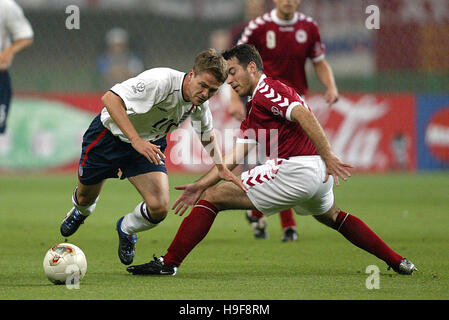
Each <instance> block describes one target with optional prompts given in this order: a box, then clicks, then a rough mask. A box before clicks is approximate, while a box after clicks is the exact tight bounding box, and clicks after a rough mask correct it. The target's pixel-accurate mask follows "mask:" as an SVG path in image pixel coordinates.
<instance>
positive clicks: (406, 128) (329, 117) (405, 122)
mask: <svg viewBox="0 0 449 320" xmlns="http://www.w3.org/2000/svg"><path fill="white" fill-rule="evenodd" d="M308 102H309V105H310V107H311V108H312V110H313V111H314V112H315V114H316V116H317V118H318V119H319V121H320V123H321V124H322V125H323V127H324V129H325V131H326V134H327V135H328V138H329V140H330V142H331V144H332V148H333V149H334V152H335V153H336V154H337V155H338V156H340V157H341V158H342V159H343V160H344V161H346V162H348V163H351V164H353V165H354V166H355V167H356V169H357V170H360V171H381V172H383V171H389V170H414V169H415V168H416V159H415V154H416V151H415V141H416V133H415V99H414V96H413V95H411V94H391V95H386V94H383V95H356V94H350V95H347V94H344V95H342V96H341V97H340V100H339V101H338V103H337V104H335V105H334V106H332V107H331V108H329V107H328V106H327V104H326V103H325V102H324V100H323V98H322V96H320V95H313V96H311V97H309V99H308Z"/></svg>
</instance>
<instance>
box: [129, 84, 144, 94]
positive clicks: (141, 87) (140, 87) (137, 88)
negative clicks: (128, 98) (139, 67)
mask: <svg viewBox="0 0 449 320" xmlns="http://www.w3.org/2000/svg"><path fill="white" fill-rule="evenodd" d="M131 88H132V89H133V91H134V93H137V92H139V93H140V92H143V91H144V90H145V83H143V82H139V83H138V84H137V85H135V86H131Z"/></svg>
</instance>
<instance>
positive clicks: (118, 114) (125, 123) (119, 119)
mask: <svg viewBox="0 0 449 320" xmlns="http://www.w3.org/2000/svg"><path fill="white" fill-rule="evenodd" d="M101 100H102V101H103V103H104V106H105V107H106V109H107V110H108V112H109V114H110V116H111V118H112V119H113V120H114V122H115V123H116V124H117V126H118V127H119V128H120V130H121V131H122V132H123V134H124V135H125V136H126V137H127V138H128V139H129V141H130V142H131V145H132V146H133V148H134V149H136V151H137V152H139V153H140V154H142V155H144V156H145V157H146V158H147V159H148V161H150V162H152V163H154V164H162V161H161V159H164V158H165V155H164V154H163V153H162V151H160V150H159V148H160V147H159V146H157V145H154V144H152V143H150V142H148V141H146V140H144V139H142V138H141V137H140V136H139V133H138V132H137V130H136V128H134V126H133V124H132V123H131V121H130V120H129V118H128V115H127V114H126V107H125V103H124V102H123V100H122V99H121V98H120V97H119V96H117V95H116V94H114V93H112V92H111V91H108V92H106V94H105V95H104V96H103V97H102V98H101Z"/></svg>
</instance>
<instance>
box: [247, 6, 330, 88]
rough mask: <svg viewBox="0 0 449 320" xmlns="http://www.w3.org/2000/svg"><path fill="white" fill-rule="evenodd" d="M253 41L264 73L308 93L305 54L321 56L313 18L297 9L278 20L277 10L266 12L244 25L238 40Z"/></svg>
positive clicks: (321, 49) (315, 58)
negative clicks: (290, 14) (290, 16)
mask: <svg viewBox="0 0 449 320" xmlns="http://www.w3.org/2000/svg"><path fill="white" fill-rule="evenodd" d="M242 43H247V44H252V45H254V46H255V47H256V48H257V50H258V51H259V53H260V55H261V57H262V60H263V62H264V69H265V70H264V71H265V73H266V74H267V75H268V76H269V77H271V78H273V79H277V80H281V81H282V82H284V83H285V84H287V85H288V86H290V87H293V88H294V89H295V90H296V91H297V92H298V93H299V94H300V95H302V96H304V95H306V94H307V91H308V85H307V78H306V70H305V64H306V60H307V58H310V59H312V61H314V62H317V61H320V60H321V59H324V52H325V48H324V44H323V43H322V42H321V37H320V33H319V30H318V26H317V24H316V23H315V21H313V19H312V18H310V17H308V16H306V15H304V14H302V13H298V12H296V13H295V15H294V17H293V19H291V20H289V21H284V20H280V19H279V18H278V17H277V16H276V10H275V9H274V10H272V11H271V12H270V13H266V14H264V15H263V16H260V17H258V18H256V19H254V20H252V21H250V22H249V24H248V25H247V26H246V28H245V30H244V31H243V33H242V36H241V38H240V40H239V42H238V44H242Z"/></svg>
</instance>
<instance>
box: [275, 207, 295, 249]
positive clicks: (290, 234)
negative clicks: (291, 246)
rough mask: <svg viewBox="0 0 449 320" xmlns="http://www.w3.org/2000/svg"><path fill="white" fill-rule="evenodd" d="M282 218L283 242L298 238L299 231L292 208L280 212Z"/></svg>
mask: <svg viewBox="0 0 449 320" xmlns="http://www.w3.org/2000/svg"><path fill="white" fill-rule="evenodd" d="M279 217H280V219H281V227H282V231H283V232H284V235H283V236H282V239H281V240H282V242H290V241H297V240H298V232H297V230H296V221H295V218H294V216H293V210H292V209H286V210H283V211H281V212H279Z"/></svg>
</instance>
